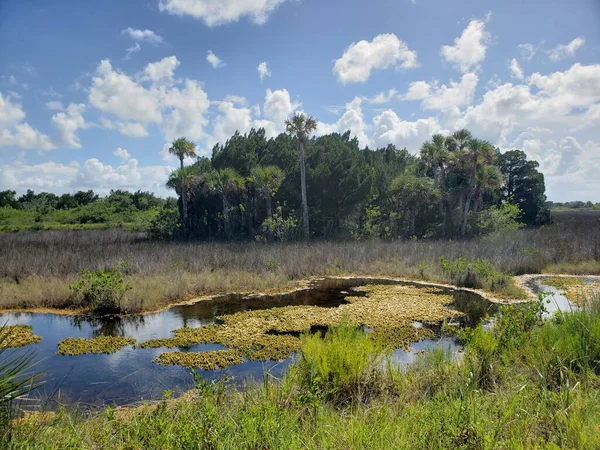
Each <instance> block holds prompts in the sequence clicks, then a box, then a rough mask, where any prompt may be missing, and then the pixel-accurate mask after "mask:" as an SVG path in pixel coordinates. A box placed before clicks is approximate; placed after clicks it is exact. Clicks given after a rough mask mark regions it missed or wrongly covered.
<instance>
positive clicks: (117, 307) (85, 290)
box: [69, 263, 131, 314]
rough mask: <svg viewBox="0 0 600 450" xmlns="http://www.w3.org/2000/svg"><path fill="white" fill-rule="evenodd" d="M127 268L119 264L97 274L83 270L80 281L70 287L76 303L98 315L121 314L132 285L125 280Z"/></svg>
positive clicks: (96, 272)
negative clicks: (124, 299)
mask: <svg viewBox="0 0 600 450" xmlns="http://www.w3.org/2000/svg"><path fill="white" fill-rule="evenodd" d="M125 266H126V264H125V263H119V264H118V265H116V266H114V267H112V268H110V269H101V270H96V271H95V272H91V271H89V270H88V269H82V270H81V278H80V279H79V281H78V282H76V283H73V284H71V285H70V286H69V289H70V290H71V295H72V296H73V298H75V299H76V303H78V304H79V305H81V306H82V307H83V308H91V309H92V310H93V311H94V312H97V313H103V314H109V313H118V312H120V311H121V300H122V299H123V296H124V295H125V293H126V292H127V291H128V290H130V289H131V285H130V284H128V283H126V282H125V280H124V278H123V270H124V268H125Z"/></svg>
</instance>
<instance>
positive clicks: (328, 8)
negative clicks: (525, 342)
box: [0, 0, 600, 202]
mask: <svg viewBox="0 0 600 450" xmlns="http://www.w3.org/2000/svg"><path fill="white" fill-rule="evenodd" d="M295 112H305V113H307V114H310V115H312V116H314V117H315V118H316V119H317V121H318V131H317V134H325V133H331V132H344V131H346V130H348V129H349V130H351V132H352V134H353V135H354V136H356V137H357V138H358V139H359V141H360V144H361V145H363V146H366V145H368V146H369V147H370V148H378V147H383V146H386V145H387V144H390V143H391V144H394V145H396V146H397V147H399V148H403V147H406V148H407V149H408V150H409V151H411V152H413V153H417V152H418V151H419V149H420V147H421V145H422V144H423V142H425V141H426V140H427V139H429V138H430V137H431V135H432V134H434V133H444V134H449V133H452V132H453V131H455V130H457V129H461V128H467V129H469V130H471V132H472V133H473V134H474V135H475V136H476V137H479V138H482V139H486V140H489V141H490V142H491V143H492V144H493V145H495V146H497V147H499V148H500V149H501V150H502V151H505V150H509V149H522V150H524V151H525V152H526V153H527V155H528V156H529V157H530V158H533V159H535V160H537V161H538V162H539V163H540V168H541V170H542V171H543V172H544V174H545V176H546V186H547V195H548V198H549V199H550V200H553V201H568V200H585V201H587V200H591V201H595V202H599V201H600V1H598V0H571V1H567V0H543V1H542V0H518V1H517V0H503V1H502V2H498V1H492V0H370V1H358V0H88V1H80V0H52V1H49V0H28V1H23V0H0V190H4V189H13V190H16V191H17V192H19V193H22V192H24V191H25V190H27V189H28V188H30V189H34V190H35V191H42V190H44V191H49V192H54V193H57V194H58V193H65V192H74V191H76V190H80V189H94V190H95V191H97V192H99V193H107V192H108V191H110V190H111V189H128V190H138V189H142V190H150V191H153V192H156V193H157V194H159V195H162V196H165V195H168V192H167V191H166V188H165V186H164V183H165V181H166V179H167V176H168V174H169V173H170V171H171V170H172V169H173V168H175V167H177V165H178V164H177V161H175V160H174V159H173V157H172V156H170V155H169V154H168V151H167V150H168V147H169V143H170V142H171V141H172V140H173V139H174V138H177V137H180V136H185V137H187V138H188V139H191V140H193V141H194V142H195V143H196V144H197V147H198V152H199V154H201V155H205V156H210V153H211V149H212V147H213V146H214V145H215V144H216V143H217V142H221V143H223V142H225V140H226V139H227V138H228V137H229V136H231V135H232V134H233V133H234V132H235V131H236V130H238V131H239V132H240V133H245V132H247V131H249V130H250V129H251V128H252V127H256V128H258V127H264V128H265V130H266V132H267V135H268V136H275V135H277V134H278V133H280V132H282V131H284V120H285V119H286V118H287V117H289V116H290V115H292V114H293V113H295ZM171 194H172V193H171Z"/></svg>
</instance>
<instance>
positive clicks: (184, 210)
mask: <svg viewBox="0 0 600 450" xmlns="http://www.w3.org/2000/svg"><path fill="white" fill-rule="evenodd" d="M181 217H182V219H183V226H184V227H185V228H186V229H187V227H188V207H187V192H182V193H181Z"/></svg>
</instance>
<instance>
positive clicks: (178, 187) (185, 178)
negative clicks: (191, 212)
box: [167, 166, 200, 226]
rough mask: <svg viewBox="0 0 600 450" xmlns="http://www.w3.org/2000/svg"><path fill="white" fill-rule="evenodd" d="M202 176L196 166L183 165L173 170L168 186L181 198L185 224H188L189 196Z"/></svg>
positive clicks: (182, 217)
mask: <svg viewBox="0 0 600 450" xmlns="http://www.w3.org/2000/svg"><path fill="white" fill-rule="evenodd" d="M199 181H200V178H199V176H198V173H197V170H196V167H194V166H188V167H181V168H180V169H176V170H174V171H173V172H171V175H169V180H168V181H167V187H168V188H170V189H173V190H174V191H175V192H176V193H177V195H179V197H180V198H181V219H182V221H183V224H184V225H185V226H187V225H188V198H189V195H190V191H191V189H192V188H193V187H194V186H195V185H197V184H198V182H199Z"/></svg>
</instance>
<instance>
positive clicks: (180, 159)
mask: <svg viewBox="0 0 600 450" xmlns="http://www.w3.org/2000/svg"><path fill="white" fill-rule="evenodd" d="M179 162H180V163H181V164H180V165H181V168H182V169H183V158H179Z"/></svg>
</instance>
